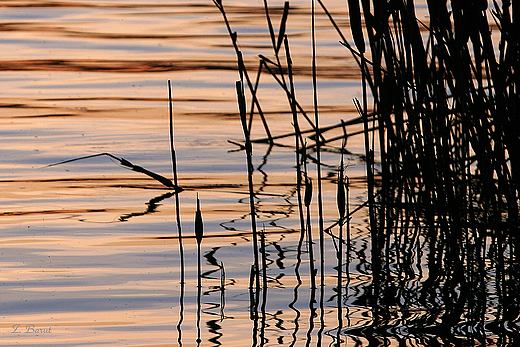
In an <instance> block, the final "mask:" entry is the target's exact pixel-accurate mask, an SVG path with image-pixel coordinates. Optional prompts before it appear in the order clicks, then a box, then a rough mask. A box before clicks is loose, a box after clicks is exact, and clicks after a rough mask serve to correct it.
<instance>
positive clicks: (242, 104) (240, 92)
mask: <svg viewBox="0 0 520 347" xmlns="http://www.w3.org/2000/svg"><path fill="white" fill-rule="evenodd" d="M236 91H237V98H238V107H239V111H240V119H241V122H242V129H243V131H244V137H245V149H246V160H247V181H248V187H249V207H250V211H251V228H252V232H253V256H254V264H255V271H256V273H255V277H256V278H255V279H256V290H257V293H258V292H260V273H259V269H260V267H259V266H258V265H259V256H258V235H257V230H256V211H255V194H254V191H253V159H252V156H253V155H252V145H251V138H250V133H249V130H248V126H247V120H246V99H245V95H244V88H243V84H242V81H237V82H236Z"/></svg>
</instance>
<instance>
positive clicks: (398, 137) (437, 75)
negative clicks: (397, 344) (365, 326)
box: [214, 0, 520, 344]
mask: <svg viewBox="0 0 520 347" xmlns="http://www.w3.org/2000/svg"><path fill="white" fill-rule="evenodd" d="M214 2H215V5H216V6H217V8H218V9H219V10H220V11H221V13H222V15H223V17H224V22H225V24H226V27H227V29H228V31H229V34H230V37H231V39H232V43H233V47H234V48H235V51H236V53H237V58H238V69H239V71H240V76H241V78H240V81H239V82H237V92H238V97H239V106H240V114H241V119H242V125H243V129H244V134H245V145H244V146H243V148H244V149H245V150H246V153H247V157H248V172H249V177H250V189H251V196H250V199H251V200H250V202H251V204H252V206H251V215H252V216H253V223H252V224H253V230H254V233H255V244H256V231H255V228H256V226H255V221H254V215H255V209H254V206H253V204H254V198H255V197H254V194H253V193H252V183H251V176H252V174H251V170H252V166H251V164H250V157H251V143H254V142H255V141H254V140H251V139H250V129H251V125H252V118H253V115H254V114H259V115H260V118H261V120H262V124H263V127H264V129H265V132H266V134H267V137H266V139H261V140H257V141H256V142H260V141H265V142H268V143H270V144H271V145H272V144H274V143H275V140H276V139H278V138H281V137H285V136H294V139H295V153H296V165H295V167H296V170H297V173H296V177H297V179H296V187H297V197H298V203H299V207H300V220H301V229H302V235H304V232H305V231H307V232H308V233H307V235H308V236H307V238H308V241H309V243H310V245H311V246H310V252H309V253H310V256H311V257H312V240H311V233H310V228H311V226H310V225H309V224H307V223H308V222H309V220H310V218H308V217H307V218H305V216H304V211H307V213H309V212H308V208H309V199H310V196H311V195H308V194H312V193H311V192H312V185H311V181H310V179H309V177H308V176H307V174H306V169H304V167H305V165H304V163H305V162H306V160H307V156H306V154H305V148H309V147H312V148H313V149H314V151H315V155H316V158H315V160H314V161H315V162H316V163H317V176H318V177H317V179H316V186H317V191H318V196H317V200H318V215H319V225H318V229H319V233H320V234H319V235H320V254H321V255H322V254H323V236H324V232H326V231H327V230H330V228H325V227H324V226H323V219H322V215H323V211H322V210H321V209H322V205H321V190H320V189H321V188H320V187H321V181H322V179H321V177H320V172H321V169H320V165H321V159H320V147H321V146H322V145H323V144H325V143H328V142H329V141H332V140H338V138H334V139H325V138H324V136H323V133H324V132H325V131H327V130H329V129H330V128H334V127H343V128H346V127H347V126H349V125H352V124H363V125H364V136H365V149H366V153H365V159H366V167H367V177H366V179H367V191H368V193H367V202H366V206H368V209H369V216H370V225H369V229H370V234H371V241H372V244H371V247H372V249H371V267H370V268H371V275H372V280H371V283H370V285H369V286H368V287H367V288H366V291H367V295H366V296H360V297H359V300H358V301H357V302H358V303H360V302H364V304H365V305H367V306H371V307H372V309H373V326H374V327H377V326H388V325H392V324H397V323H398V322H401V323H402V322H403V321H405V322H407V323H406V324H405V325H409V326H414V327H422V328H424V329H430V328H431V331H432V332H433V331H437V332H439V330H435V329H438V327H439V326H441V327H449V328H450V329H451V330H450V331H451V332H452V333H454V334H456V333H455V332H454V331H456V330H457V329H459V328H460V327H461V326H464V327H469V328H465V329H463V328H460V329H462V330H464V333H461V334H463V335H469V336H474V337H476V338H479V339H480V338H484V336H485V335H486V332H489V331H493V332H495V333H497V334H498V335H499V336H500V337H501V338H502V339H503V340H504V341H508V343H513V344H514V343H515V341H518V329H517V328H512V326H513V325H514V326H516V323H517V322H518V320H519V312H520V311H519V309H520V302H519V299H518V295H517V293H519V292H520V278H519V276H520V275H519V274H520V271H519V270H520V268H519V258H518V257H519V253H520V247H519V244H518V241H519V232H520V230H519V229H520V223H519V222H520V221H519V193H520V155H519V153H518V151H519V150H520V131H519V130H520V129H519V127H520V123H519V119H518V111H519V105H520V94H519V92H518V90H519V89H518V88H519V81H518V70H519V69H518V67H519V66H520V34H519V33H520V30H519V29H520V6H519V4H516V5H515V4H514V3H511V2H510V1H502V2H497V1H493V2H492V3H490V4H488V2H487V1H485V0H472V1H466V2H462V1H451V2H438V1H426V5H427V10H428V18H429V23H425V22H422V21H421V20H419V19H418V18H417V16H416V12H415V11H416V7H415V3H414V1H412V0H409V1H405V0H401V1H386V0H385V1H383V0H372V1H370V0H348V1H347V3H348V11H349V18H350V29H351V34H352V43H351V42H350V41H349V40H347V39H346V37H345V35H343V33H342V31H341V29H340V27H339V25H338V24H337V23H336V22H335V21H334V19H333V18H332V16H331V15H330V13H329V12H328V11H327V9H326V7H325V6H324V4H323V2H322V1H320V0H317V3H318V4H319V5H320V7H321V9H322V10H323V11H324V13H325V15H326V16H328V18H329V19H330V22H331V24H332V26H333V27H334V28H335V30H336V31H337V32H338V34H339V37H340V39H341V43H342V44H343V45H344V46H345V47H346V48H347V50H348V51H349V52H350V54H351V55H352V57H353V58H354V59H355V60H356V61H357V63H358V65H359V68H360V75H361V77H362V82H363V87H362V88H363V100H361V101H359V100H354V103H355V106H356V107H357V109H358V112H359V117H357V118H355V119H352V120H350V121H348V122H341V123H338V124H337V125H334V126H329V127H321V128H320V126H319V118H318V107H317V98H316V70H315V69H316V65H315V64H316V61H315V54H316V52H315V42H314V35H315V32H314V16H315V7H314V3H315V2H314V1H313V2H312V42H313V43H312V53H313V62H312V70H313V71H312V76H313V85H314V103H313V104H314V120H311V118H310V117H309V116H308V115H307V112H306V111H305V110H304V109H303V108H302V107H301V106H300V104H299V103H298V102H297V101H296V98H295V96H294V95H295V92H294V85H293V75H292V74H293V72H292V62H291V56H290V49H289V41H290V37H289V38H288V36H287V35H286V34H285V31H286V27H285V26H286V21H287V18H288V15H289V14H290V7H289V4H288V3H287V2H286V3H285V6H284V8H283V11H282V16H281V24H280V27H279V30H278V34H276V33H275V30H274V29H273V25H272V21H271V16H270V14H269V7H268V5H267V2H266V1H264V6H265V13H266V18H267V23H268V29H269V36H270V40H271V43H272V48H273V57H271V58H268V57H266V56H264V55H260V64H259V67H258V69H257V70H256V71H257V83H256V84H254V83H253V82H252V80H251V78H250V77H249V75H248V71H247V69H246V67H245V66H244V63H243V59H242V55H241V53H240V48H239V45H238V39H237V37H238V35H237V33H236V32H234V31H233V30H232V29H231V25H230V23H229V20H228V19H227V16H226V12H225V9H224V6H223V4H222V2H221V1H218V0H214ZM488 6H489V8H488ZM282 47H284V49H282ZM348 51H346V53H349V52H348ZM283 54H284V55H285V57H283ZM262 71H268V73H269V74H270V75H271V76H272V77H273V78H274V79H275V80H276V81H277V82H278V84H279V85H280V86H281V88H282V89H283V90H284V91H285V93H286V95H287V99H288V101H289V105H290V107H291V111H292V114H293V117H292V123H293V126H294V133H292V134H285V135H280V136H275V135H273V134H272V133H271V131H270V130H269V127H268V124H267V121H266V119H265V117H264V116H263V113H262V108H261V106H260V104H259V102H258V99H257V96H256V93H257V88H258V79H259V76H260V73H261V72H262ZM244 86H247V87H249V92H250V95H251V103H252V105H253V106H252V107H251V111H250V114H249V118H247V116H246V106H245V97H244ZM300 118H303V119H305V120H306V122H307V123H308V124H309V126H310V128H311V129H310V130H305V131H302V130H301V129H300V122H299V119H300ZM306 132H307V133H308V132H312V133H314V136H313V137H312V139H313V140H314V144H310V145H307V144H306V143H305V142H304V141H303V137H302V134H303V133H306ZM348 136H352V132H350V133H349V135H348ZM348 136H347V132H346V131H345V132H344V136H343V137H342V138H343V139H344V140H345V139H346V138H347V137H348ZM342 138H340V140H341V139H342ZM340 152H341V151H340ZM302 158H303V159H302ZM339 172H340V175H338V180H337V181H338V183H339V185H340V186H339V188H338V211H339V220H338V223H337V225H338V227H339V236H337V238H339V244H343V243H345V244H346V245H347V261H348V259H349V258H348V253H349V252H350V246H351V245H350V240H349V239H348V237H349V236H348V228H347V232H346V234H344V233H343V229H342V227H343V225H344V224H345V223H348V221H349V211H348V210H347V211H346V212H345V210H344V208H345V206H344V205H345V204H347V206H348V198H347V200H346V202H345V186H344V181H346V179H347V178H346V177H344V176H343V161H341V165H340V168H339ZM303 186H305V187H306V188H307V190H306V192H305V195H304V196H302V194H301V193H300V190H301V189H302V188H303ZM254 247H255V263H256V269H258V249H257V248H256V247H257V246H254ZM339 250H340V251H338V269H340V270H341V269H342V264H343V262H342V255H341V253H342V252H343V251H342V248H339ZM320 259H321V267H320V271H319V272H320V274H321V276H322V277H321V284H322V285H323V273H324V271H323V257H321V258H320ZM313 263H314V260H312V259H311V261H310V264H311V267H313V266H314V265H313ZM315 271H318V269H316V270H315V269H314V268H311V273H312V274H314V273H315ZM342 271H343V270H341V271H340V272H339V274H338V279H339V280H338V288H337V290H338V293H339V296H341V295H342V291H341V287H342V281H341V273H342ZM257 273H258V271H257ZM347 275H348V273H347ZM257 276H258V275H257ZM311 277H312V278H313V279H314V276H311ZM257 285H258V277H257ZM312 286H313V287H315V286H316V285H315V284H314V283H313V285H312ZM341 304H342V301H338V307H339V308H340V307H341ZM495 306H496V307H495ZM418 311H420V312H423V313H422V314H416V313H413V312H418ZM339 312H341V310H339ZM338 320H339V321H340V322H341V314H340V315H339V318H338ZM340 327H341V323H340ZM457 327H459V328H457ZM454 329H455V330H454ZM460 329H459V330H460ZM339 330H340V329H339V328H338V332H339ZM457 331H458V330H457ZM338 340H339V336H338Z"/></svg>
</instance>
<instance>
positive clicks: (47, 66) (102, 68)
mask: <svg viewBox="0 0 520 347" xmlns="http://www.w3.org/2000/svg"><path fill="white" fill-rule="evenodd" d="M0 70H2V71H67V72H70V71H75V72H77V71H79V72H82V71H90V72H118V73H119V72H126V73H134V72H135V73H140V72H168V71H198V70H232V71H234V70H236V66H235V65H234V64H231V63H230V62H229V61H225V60H217V59H212V60H199V61H195V60H102V59H98V60H94V59H93V60H81V59H69V60H64V59H34V60H2V61H0Z"/></svg>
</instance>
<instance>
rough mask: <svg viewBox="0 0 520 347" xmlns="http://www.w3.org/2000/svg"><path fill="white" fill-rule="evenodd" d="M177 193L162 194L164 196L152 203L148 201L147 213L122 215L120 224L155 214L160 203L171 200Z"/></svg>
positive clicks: (156, 198)
mask: <svg viewBox="0 0 520 347" xmlns="http://www.w3.org/2000/svg"><path fill="white" fill-rule="evenodd" d="M174 194H175V193H173V192H168V193H166V194H162V195H159V196H157V197H155V198H153V199H150V201H148V202H147V203H146V205H147V208H146V210H145V211H143V212H132V213H127V214H124V215H121V216H120V217H119V221H120V222H127V221H128V220H129V219H130V218H133V217H139V216H144V215H147V214H151V213H155V212H157V208H158V207H159V206H160V204H159V203H160V202H161V201H163V200H166V199H169V198H171V197H172V196H173V195H174Z"/></svg>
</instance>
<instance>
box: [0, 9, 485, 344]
mask: <svg viewBox="0 0 520 347" xmlns="http://www.w3.org/2000/svg"><path fill="white" fill-rule="evenodd" d="M325 3H326V5H327V6H328V9H329V10H330V11H331V13H333V15H334V18H335V19H336V20H337V21H338V23H339V25H340V26H341V28H342V29H343V31H344V33H345V34H348V33H349V29H348V26H347V23H348V21H347V19H348V17H347V16H346V13H347V11H346V4H345V1H338V0H332V1H325ZM224 5H225V8H226V11H227V13H228V16H229V19H230V21H231V25H232V28H233V30H236V31H237V32H238V40H239V44H240V47H241V49H242V50H243V53H244V58H245V61H246V64H247V65H248V67H250V68H251V69H252V70H254V69H255V68H256V66H257V65H258V54H264V55H265V56H268V57H271V56H272V50H271V49H270V39H269V37H268V31H267V29H266V21H265V15H264V12H263V2H261V1H257V0H244V1H235V0H225V1H224ZM270 5H272V6H273V7H274V8H276V9H277V10H276V11H273V12H272V15H273V23H274V24H273V25H274V26H275V28H278V25H279V24H278V23H279V20H280V16H281V9H282V8H283V2H282V1H278V2H270ZM420 9H421V8H420V7H419V10H420ZM318 13H319V16H318V18H317V27H318V30H317V37H318V42H317V44H318V47H317V53H318V66H319V72H318V87H319V91H318V96H319V104H320V124H321V125H329V124H337V123H338V122H340V120H341V119H343V120H349V119H352V118H355V117H356V116H357V114H356V112H355V108H354V107H353V103H352V99H353V98H356V97H358V98H360V97H361V95H360V93H361V89H360V81H359V75H358V73H357V67H356V63H355V61H354V60H353V59H352V58H351V54H350V53H349V52H348V51H347V50H346V49H345V48H344V47H343V46H341V45H340V44H339V43H338V41H339V40H340V38H339V37H338V35H337V34H336V32H335V30H334V29H333V27H332V26H331V25H330V23H329V22H328V20H327V18H326V17H325V16H324V14H323V11H321V10H318ZM419 13H420V11H419ZM309 14H310V2H303V1H295V2H292V1H291V10H290V14H289V20H288V30H287V32H288V35H289V42H290V45H291V52H292V54H293V60H294V64H295V69H296V70H297V76H296V89H297V90H296V94H297V97H298V100H299V101H300V103H301V105H302V107H303V108H304V109H306V110H307V111H308V112H309V114H312V84H311V76H310V73H309V71H310V62H311V50H310V48H309V43H310V16H309ZM276 30H277V29H276ZM0 47H1V52H2V53H1V54H0V108H1V115H0V143H1V150H0V167H1V170H0V191H1V192H2V193H1V194H0V204H1V208H0V218H1V219H0V228H1V229H0V230H1V233H0V298H1V300H0V312H1V314H0V344H1V345H5V346H13V345H20V346H46V345H48V346H93V345H99V346H118V345H124V346H127V345H128V346H175V345H179V346H181V345H182V346H197V345H199V344H198V343H197V338H198V336H200V340H201V341H200V345H201V346H218V345H224V346H248V345H265V346H268V345H269V346H273V345H283V346H309V345H313V346H314V345H323V346H328V345H331V344H333V343H335V341H336V338H337V327H338V325H339V322H338V304H337V290H336V285H337V270H336V266H337V260H336V251H335V243H334V241H333V238H331V237H330V236H329V235H327V236H326V239H325V250H326V252H325V269H324V274H325V283H324V285H323V286H322V287H319V288H318V289H317V290H316V291H312V290H311V289H310V287H311V284H310V279H309V257H308V247H306V246H304V247H303V248H301V249H300V250H299V249H298V244H299V239H300V232H299V225H300V224H299V223H300V222H299V214H298V206H297V199H296V195H295V185H294V182H295V169H294V150H293V149H292V148H290V147H281V146H275V147H273V148H272V149H270V148H269V147H268V146H267V145H264V144H255V145H254V148H253V152H254V153H253V155H254V156H253V162H254V163H253V164H254V166H255V169H256V171H255V173H254V183H255V190H256V191H257V192H258V195H257V197H258V200H257V213H258V225H259V228H260V229H262V228H263V229H265V232H266V241H265V242H266V258H267V259H266V261H267V278H268V289H267V292H266V291H262V292H261V293H260V304H262V303H264V305H261V307H260V306H259V308H258V310H259V311H261V312H259V314H258V318H255V317H254V315H253V317H252V316H251V311H250V290H249V286H250V284H249V283H250V267H251V264H252V262H253V256H252V245H251V222H250V214H249V201H248V189H247V168H246V159H245V153H244V152H243V151H240V150H239V147H238V146H237V145H235V144H232V143H230V142H228V140H232V141H236V142H240V141H242V140H243V135H242V130H241V125H240V120H239V117H238V114H237V105H236V96H235V89H234V85H235V81H236V80H237V79H238V73H237V71H236V65H237V64H236V57H235V53H234V50H233V48H232V46H231V40H230V38H229V37H228V34H227V30H226V27H225V25H224V23H223V21H222V16H221V14H220V12H219V11H218V9H217V8H216V7H215V5H214V4H213V3H212V2H211V1H209V0H208V1H205V2H204V1H200V0H196V1H190V0H186V1H183V2H178V1H172V0H153V1H147V2H143V1H130V0H117V1H116V0H113V1H96V0H82V1H79V0H78V1H76V0H68V1H16V0H13V1H2V3H1V4H0ZM252 76H254V74H252ZM168 80H171V83H172V93H173V99H174V112H175V147H176V150H177V166H178V172H179V185H180V186H181V187H183V188H184V191H183V192H181V193H180V195H179V197H180V205H179V206H180V211H181V225H182V233H183V235H184V237H183V245H184V256H185V264H186V266H185V271H186V273H185V276H186V283H185V286H181V283H180V248H179V239H178V230H177V227H176V218H175V199H174V197H173V196H172V194H171V191H170V190H168V189H166V188H164V187H163V186H162V185H161V184H160V183H158V182H156V181H154V180H152V179H150V178H149V177H147V176H145V175H141V174H140V173H137V172H134V171H130V170H127V169H125V168H124V167H122V166H120V165H118V163H117V162H114V161H113V160H111V159H110V158H109V157H107V156H99V157H94V158H90V159H85V160H80V161H75V162H71V163H66V164H62V165H57V166H52V167H46V165H48V164H53V163H57V162H60V161H63V160H67V159H72V158H78V157H82V156H88V155H93V154H98V153H105V152H106V153H110V154H112V155H115V156H117V157H122V158H125V159H127V160H129V161H131V162H132V163H134V164H136V165H140V166H142V167H145V168H147V169H149V170H151V171H154V172H157V173H160V174H162V175H165V176H167V177H171V162H170V152H169V136H168V98H167V96H168V94H167V93H168V91H167V81H168ZM249 97H250V96H249V95H248V98H249ZM259 98H260V102H261V105H262V107H263V111H264V112H265V113H266V115H267V121H268V123H269V126H270V129H271V131H272V132H273V134H274V135H277V134H283V133H287V132H291V131H292V125H291V115H290V108H289V105H288V103H287V99H286V97H285V95H284V92H283V91H281V89H279V88H278V86H277V83H276V81H274V80H273V79H272V78H270V77H269V76H268V75H267V74H264V75H262V78H261V80H260V89H259ZM302 127H305V128H308V126H302ZM355 130H356V129H355V128H352V131H355ZM349 131H350V129H349ZM340 133H341V131H339V132H338V133H337V134H340ZM337 134H336V135H337ZM263 136H265V134H264V133H263V130H262V126H261V123H260V121H259V120H258V119H256V120H255V121H254V123H253V137H254V138H260V137H263ZM334 136H335V135H334V134H332V133H331V134H330V135H329V134H327V137H334ZM284 141H285V142H284ZM291 141H292V140H290V139H289V140H281V141H280V142H281V143H283V144H288V145H292V143H291ZM339 146H341V143H331V144H330V146H328V147H327V148H328V149H330V150H331V151H330V152H327V153H325V154H324V158H323V160H324V162H325V164H326V165H325V166H324V167H323V177H325V178H326V179H325V180H324V182H323V198H324V219H325V220H324V224H325V226H329V225H333V224H334V223H335V222H336V221H337V219H338V213H337V209H336V203H335V194H336V186H335V184H334V183H333V180H334V178H335V175H336V169H337V165H338V163H339V160H340V156H339V155H338V154H337V153H334V148H336V149H337V148H339ZM347 149H348V150H349V151H350V152H351V153H352V154H349V155H346V156H345V161H346V163H347V164H348V168H347V170H346V173H347V174H348V175H349V177H350V180H351V183H352V185H351V192H350V193H351V199H350V204H351V207H352V209H354V208H356V207H358V206H359V205H361V204H362V203H363V202H364V201H365V200H366V193H365V191H366V187H365V184H364V172H365V171H364V170H365V166H364V162H363V160H362V154H363V153H364V149H363V138H362V137H361V136H353V137H350V138H349V142H348V143H347ZM309 170H310V172H311V173H310V175H311V176H312V177H316V173H315V167H314V165H312V164H309ZM197 194H198V195H199V197H200V201H201V209H202V215H203V218H204V227H205V229H204V233H205V237H204V240H203V241H202V247H201V252H202V257H203V258H202V259H203V261H202V272H203V274H202V281H201V285H202V287H201V297H200V308H201V312H200V324H197V311H198V291H197V278H198V275H197V244H196V241H195V238H194V226H193V225H194V223H193V220H194V213H195V204H196V196H197ZM315 194H316V193H315ZM315 200H316V199H315ZM315 200H314V201H315ZM311 213H312V216H316V215H317V208H316V207H315V206H314V205H313V211H312V212H311ZM313 218H314V217H313ZM366 220H367V211H366V210H365V209H360V210H359V211H358V212H356V213H355V214H353V216H352V221H351V230H350V237H351V245H352V254H353V255H352V259H351V262H350V265H349V272H350V281H349V283H348V286H347V280H346V279H344V281H343V285H344V286H345V287H348V290H347V291H345V289H344V292H343V293H342V295H343V300H342V306H343V307H342V311H341V315H342V316H343V317H344V318H343V322H342V332H341V334H340V336H341V340H342V345H344V346H368V345H370V346H375V345H378V341H379V342H381V344H386V345H392V346H398V345H399V346H426V345H430V343H433V342H431V341H437V343H438V345H450V343H451V342H444V341H442V340H440V339H437V337H436V336H435V334H429V333H425V334H412V333H410V332H407V331H406V326H399V325H396V327H395V328H394V331H393V332H391V333H388V334H387V337H377V336H376V335H377V334H374V335H370V336H369V334H367V333H359V331H362V329H361V330H359V329H357V328H362V327H364V326H368V325H370V324H371V323H372V319H371V309H370V307H369V305H368V303H367V300H366V299H364V291H365V290H366V288H367V287H368V285H369V283H370V279H371V277H370V271H369V267H370V266H369V261H370V260H369V258H370V256H369V254H370V235H369V234H368V232H367V222H366ZM314 225H317V224H316V223H314ZM316 230H317V227H314V231H316ZM331 232H332V233H333V234H335V235H336V234H337V233H338V231H337V228H333V229H332V230H331ZM314 240H315V241H317V240H318V235H317V233H316V234H315V235H314ZM299 251H301V263H299V262H298V254H299ZM314 252H315V255H316V256H318V248H317V244H316V245H315V250H314ZM317 266H318V267H319V262H317ZM223 270H224V271H223ZM318 277H319V276H318ZM299 280H300V281H301V283H300V282H299ZM264 294H265V295H266V296H265V297H263V296H264ZM313 296H315V302H314V303H313V302H312V300H311V299H312V297H313ZM420 314H421V313H420V312H419V310H418V312H416V313H415V315H420ZM356 329H357V330H356ZM399 329H401V330H399ZM383 335H384V334H380V336H383ZM490 341H493V338H492V337H490ZM444 343H446V344H444Z"/></svg>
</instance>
